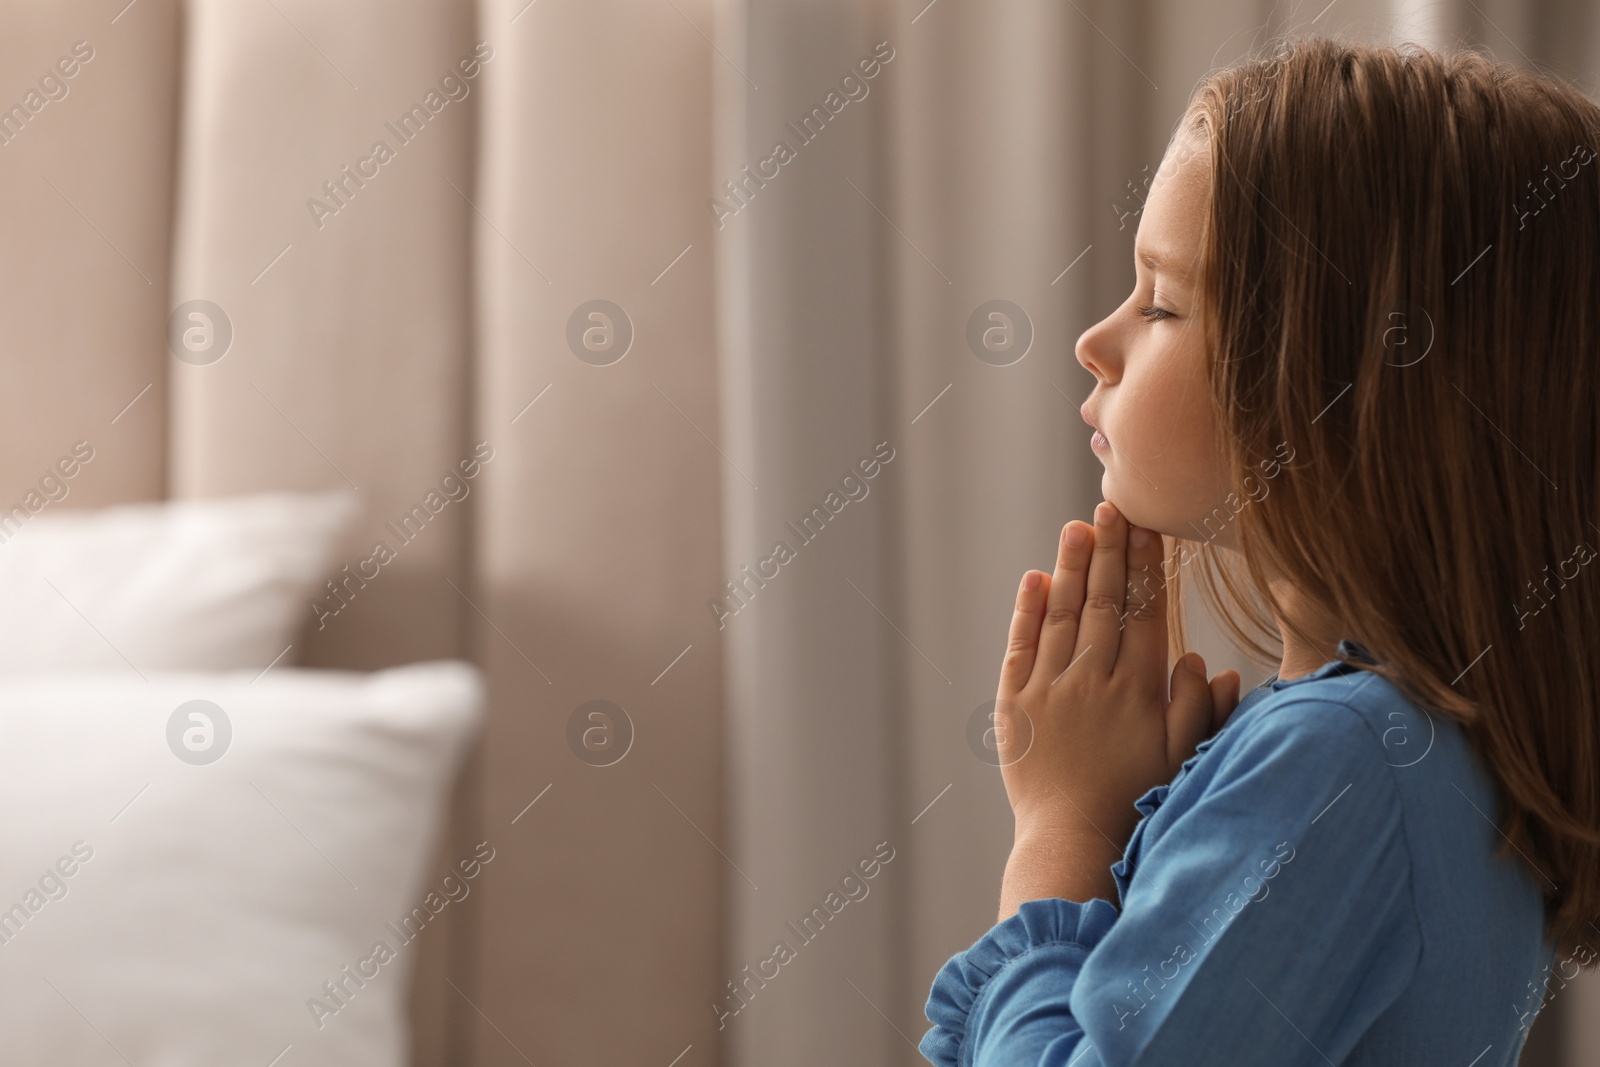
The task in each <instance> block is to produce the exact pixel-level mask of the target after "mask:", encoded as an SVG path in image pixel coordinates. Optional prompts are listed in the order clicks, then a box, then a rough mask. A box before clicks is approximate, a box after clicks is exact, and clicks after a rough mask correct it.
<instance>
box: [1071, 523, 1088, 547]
mask: <svg viewBox="0 0 1600 1067" xmlns="http://www.w3.org/2000/svg"><path fill="white" fill-rule="evenodd" d="M1088 540H1089V531H1088V530H1085V529H1084V528H1083V527H1082V526H1068V527H1067V546H1068V547H1069V548H1082V547H1083V546H1084V543H1085V542H1087V541H1088Z"/></svg>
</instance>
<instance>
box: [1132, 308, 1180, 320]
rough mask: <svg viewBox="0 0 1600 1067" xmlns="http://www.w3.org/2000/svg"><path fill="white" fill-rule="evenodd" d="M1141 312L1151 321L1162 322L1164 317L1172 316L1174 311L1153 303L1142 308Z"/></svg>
mask: <svg viewBox="0 0 1600 1067" xmlns="http://www.w3.org/2000/svg"><path fill="white" fill-rule="evenodd" d="M1139 314H1140V315H1142V316H1144V318H1145V319H1146V320H1147V321H1150V322H1160V321H1161V320H1162V319H1170V318H1172V312H1170V311H1168V310H1167V309H1166V308H1158V307H1156V306H1155V305H1153V304H1152V305H1150V306H1149V307H1142V308H1140V309H1139Z"/></svg>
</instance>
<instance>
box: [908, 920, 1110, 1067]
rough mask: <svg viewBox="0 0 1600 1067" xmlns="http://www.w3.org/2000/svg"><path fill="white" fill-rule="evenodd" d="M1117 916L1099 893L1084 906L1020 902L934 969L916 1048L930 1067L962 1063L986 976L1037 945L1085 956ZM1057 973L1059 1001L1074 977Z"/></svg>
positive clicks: (988, 978)
mask: <svg viewBox="0 0 1600 1067" xmlns="http://www.w3.org/2000/svg"><path fill="white" fill-rule="evenodd" d="M1118 914H1119V913H1118V912H1117V909H1116V907H1115V906H1113V905H1112V904H1111V902H1110V901H1107V900H1102V899H1100V898H1099V897H1095V898H1093V899H1091V900H1090V901H1089V902H1088V903H1086V904H1079V903H1076V902H1074V901H1071V900H1062V899H1060V898H1058V897H1044V898H1041V899H1039V900H1025V901H1023V902H1022V904H1021V905H1020V906H1019V907H1018V908H1017V913H1016V914H1015V915H1013V916H1011V917H1010V918H1008V919H1005V920H1003V921H1002V922H999V923H996V924H995V925H994V926H993V927H992V928H991V929H990V930H989V932H988V933H986V934H984V935H983V936H982V937H980V938H979V939H978V940H977V942H976V943H974V944H973V946H972V947H971V948H969V949H967V950H966V951H965V952H959V953H957V954H956V955H954V956H951V957H950V959H949V960H948V961H946V963H945V965H944V966H943V967H941V968H940V969H939V974H938V976H937V977H935V978H934V980H933V988H932V990H930V992H929V993H928V1003H927V1007H926V1008H924V1009H923V1011H924V1014H925V1015H926V1016H927V1019H928V1021H929V1022H931V1023H933V1028H932V1029H931V1030H929V1031H928V1032H927V1033H926V1034H924V1035H923V1037H922V1042H921V1044H919V1045H918V1051H920V1052H921V1053H922V1055H923V1056H924V1057H925V1058H926V1059H927V1060H928V1061H929V1062H930V1063H933V1064H935V1065H936V1067H958V1065H959V1064H961V1063H962V1062H963V1060H962V1058H961V1057H962V1051H963V1048H962V1047H963V1045H964V1044H965V1043H966V1040H967V1019H968V1016H969V1015H970V1014H971V1012H972V1008H973V1005H974V1004H976V1003H977V1001H978V999H979V998H980V997H981V996H982V995H983V992H984V989H985V987H986V986H987V985H988V984H989V981H990V979H992V978H993V977H994V976H995V975H996V974H997V973H998V972H999V971H1000V970H1001V969H1002V968H1003V967H1005V965H1006V964H1007V963H1009V962H1011V961H1012V960H1014V959H1016V958H1017V957H1018V956H1021V955H1023V954H1025V953H1027V952H1030V951H1032V950H1033V949H1036V948H1039V947H1040V946H1043V945H1074V946H1077V947H1079V948H1081V949H1083V950H1084V954H1085V955H1087V953H1088V950H1090V949H1093V948H1094V947H1095V946H1096V945H1097V944H1099V943H1100V941H1101V939H1102V938H1104V937H1105V935H1106V933H1107V932H1108V931H1110V929H1111V924H1112V923H1114V922H1116V920H1117V916H1118ZM1063 977H1064V978H1065V979H1066V981H1065V983H1064V992H1063V999H1065V992H1067V991H1070V989H1071V984H1072V981H1073V980H1076V978H1077V975H1076V974H1072V975H1070V976H1063ZM969 1058H970V1057H969Z"/></svg>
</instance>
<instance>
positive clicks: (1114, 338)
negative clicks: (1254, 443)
mask: <svg viewBox="0 0 1600 1067" xmlns="http://www.w3.org/2000/svg"><path fill="white" fill-rule="evenodd" d="M1210 172H1211V164H1210V161H1209V160H1208V159H1207V157H1206V156H1205V154H1204V153H1203V152H1202V151H1200V150H1199V146H1198V144H1196V143H1195V142H1192V141H1188V140H1185V139H1183V138H1181V137H1180V138H1179V139H1177V140H1175V141H1174V142H1173V143H1172V145H1170V146H1169V147H1168V149H1167V154H1166V157H1165V158H1164V159H1163V160H1162V164H1161V168H1160V170H1159V172H1158V173H1157V174H1156V177H1155V180H1154V181H1153V182H1152V183H1151V185H1150V191H1149V195H1148V196H1147V197H1146V199H1145V203H1144V210H1143V212H1142V214H1141V216H1140V219H1139V228H1138V231H1137V233H1136V236H1135V238H1134V243H1133V258H1134V268H1135V271H1136V272H1137V273H1136V280H1135V284H1134V288H1133V292H1132V293H1131V294H1129V296H1128V299H1126V300H1124V301H1123V302H1122V305H1121V306H1120V307H1118V308H1117V309H1116V310H1114V311H1113V312H1111V314H1110V315H1107V316H1106V317H1105V318H1104V319H1101V320H1100V321H1099V322H1097V323H1095V324H1094V325H1093V326H1091V327H1089V328H1088V329H1087V330H1085V331H1084V332H1083V336H1081V337H1079V338H1078V344H1077V348H1076V353H1077V357H1078V362H1079V363H1081V364H1083V366H1084V367H1085V368H1087V369H1088V370H1089V372H1090V373H1092V374H1093V375H1094V376H1095V388H1094V391H1093V392H1092V393H1091V394H1090V395H1089V399H1088V401H1087V402H1086V403H1085V404H1084V405H1083V408H1082V413H1083V417H1084V421H1086V422H1088V423H1089V424H1090V425H1092V426H1097V427H1099V429H1100V431H1101V433H1102V434H1103V435H1104V440H1099V439H1096V440H1093V441H1092V443H1091V447H1092V448H1093V449H1094V451H1095V454H1096V455H1097V456H1099V457H1100V462H1101V463H1103V464H1104V465H1105V472H1104V474H1103V475H1102V476H1101V479H1100V492H1101V496H1103V497H1104V498H1105V499H1106V500H1109V501H1110V502H1111V503H1112V504H1114V505H1116V507H1117V510H1119V511H1121V512H1122V514H1123V515H1124V516H1126V517H1127V519H1128V521H1129V522H1131V523H1133V524H1134V525H1136V526H1144V527H1146V528H1148V529H1151V530H1156V531H1158V532H1160V533H1164V534H1170V535H1173V536H1177V537H1188V538H1192V539H1199V540H1207V539H1209V540H1213V541H1215V542H1216V543H1218V544H1222V545H1225V546H1232V544H1233V540H1232V538H1233V530H1232V527H1231V525H1229V524H1225V525H1224V526H1223V529H1222V531H1221V533H1220V534H1218V533H1216V532H1215V531H1216V523H1215V520H1213V524H1212V526H1211V527H1205V526H1203V525H1202V520H1204V519H1206V518H1208V517H1211V516H1212V515H1213V512H1214V510H1215V509H1217V508H1222V512H1221V514H1223V515H1228V514H1231V513H1230V512H1229V511H1228V510H1227V509H1226V508H1225V507H1223V506H1222V505H1223V498H1224V497H1226V496H1227V494H1228V492H1229V491H1230V488H1231V487H1230V486H1229V484H1228V482H1227V479H1226V476H1225V471H1224V465H1223V460H1222V452H1221V449H1220V448H1219V447H1218V442H1217V437H1216V419H1215V418H1214V417H1213V414H1212V411H1211V395H1210V390H1209V387H1208V386H1207V384H1206V360H1207V358H1208V355H1207V353H1206V350H1205V347H1204V339H1203V337H1202V335H1201V331H1200V329H1199V323H1198V321H1197V318H1196V312H1197V310H1198V309H1197V308H1196V306H1195V302H1196V299H1197V294H1196V293H1195V291H1194V271H1195V269H1196V267H1197V266H1198V265H1199V263H1200V254H1201V250H1200V227H1201V222H1202V220H1203V218H1204V213H1205V210H1206V207H1207V201H1208V198H1209V196H1210V190H1211V173H1210Z"/></svg>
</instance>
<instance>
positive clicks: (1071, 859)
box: [1000, 823, 1122, 921]
mask: <svg viewBox="0 0 1600 1067" xmlns="http://www.w3.org/2000/svg"><path fill="white" fill-rule="evenodd" d="M1121 858H1122V849H1121V848H1120V847H1118V846H1117V845H1116V844H1114V843H1113V842H1111V841H1108V840H1107V839H1106V838H1105V837H1104V836H1102V835H1101V834H1100V832H1099V831H1097V830H1095V829H1094V828H1093V827H1092V826H1088V825H1084V826H1081V827H1080V826H1062V825H1042V824H1038V823H1030V824H1027V825H1026V826H1023V825H1019V826H1018V827H1017V829H1016V833H1015V836H1014V839H1013V841H1012V845H1011V854H1010V856H1009V857H1007V859H1006V871H1005V878H1004V880H1003V882H1002V883H1001V887H1000V919H1001V921H1004V920H1005V919H1007V918H1009V917H1010V916H1012V915H1014V914H1016V911H1017V907H1018V905H1020V904H1021V903H1022V902H1023V901H1024V900H1037V899H1039V898H1041V897H1059V898H1061V899H1063V900H1071V901H1076V902H1077V903H1080V904H1081V903H1085V902H1087V901H1089V900H1090V899H1092V898H1094V897H1100V898H1102V899H1105V900H1109V901H1112V902H1113V903H1114V902H1115V900H1116V882H1115V881H1114V880H1113V879H1112V877H1111V865H1112V864H1114V863H1116V862H1117V860H1119V859H1121Z"/></svg>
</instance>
